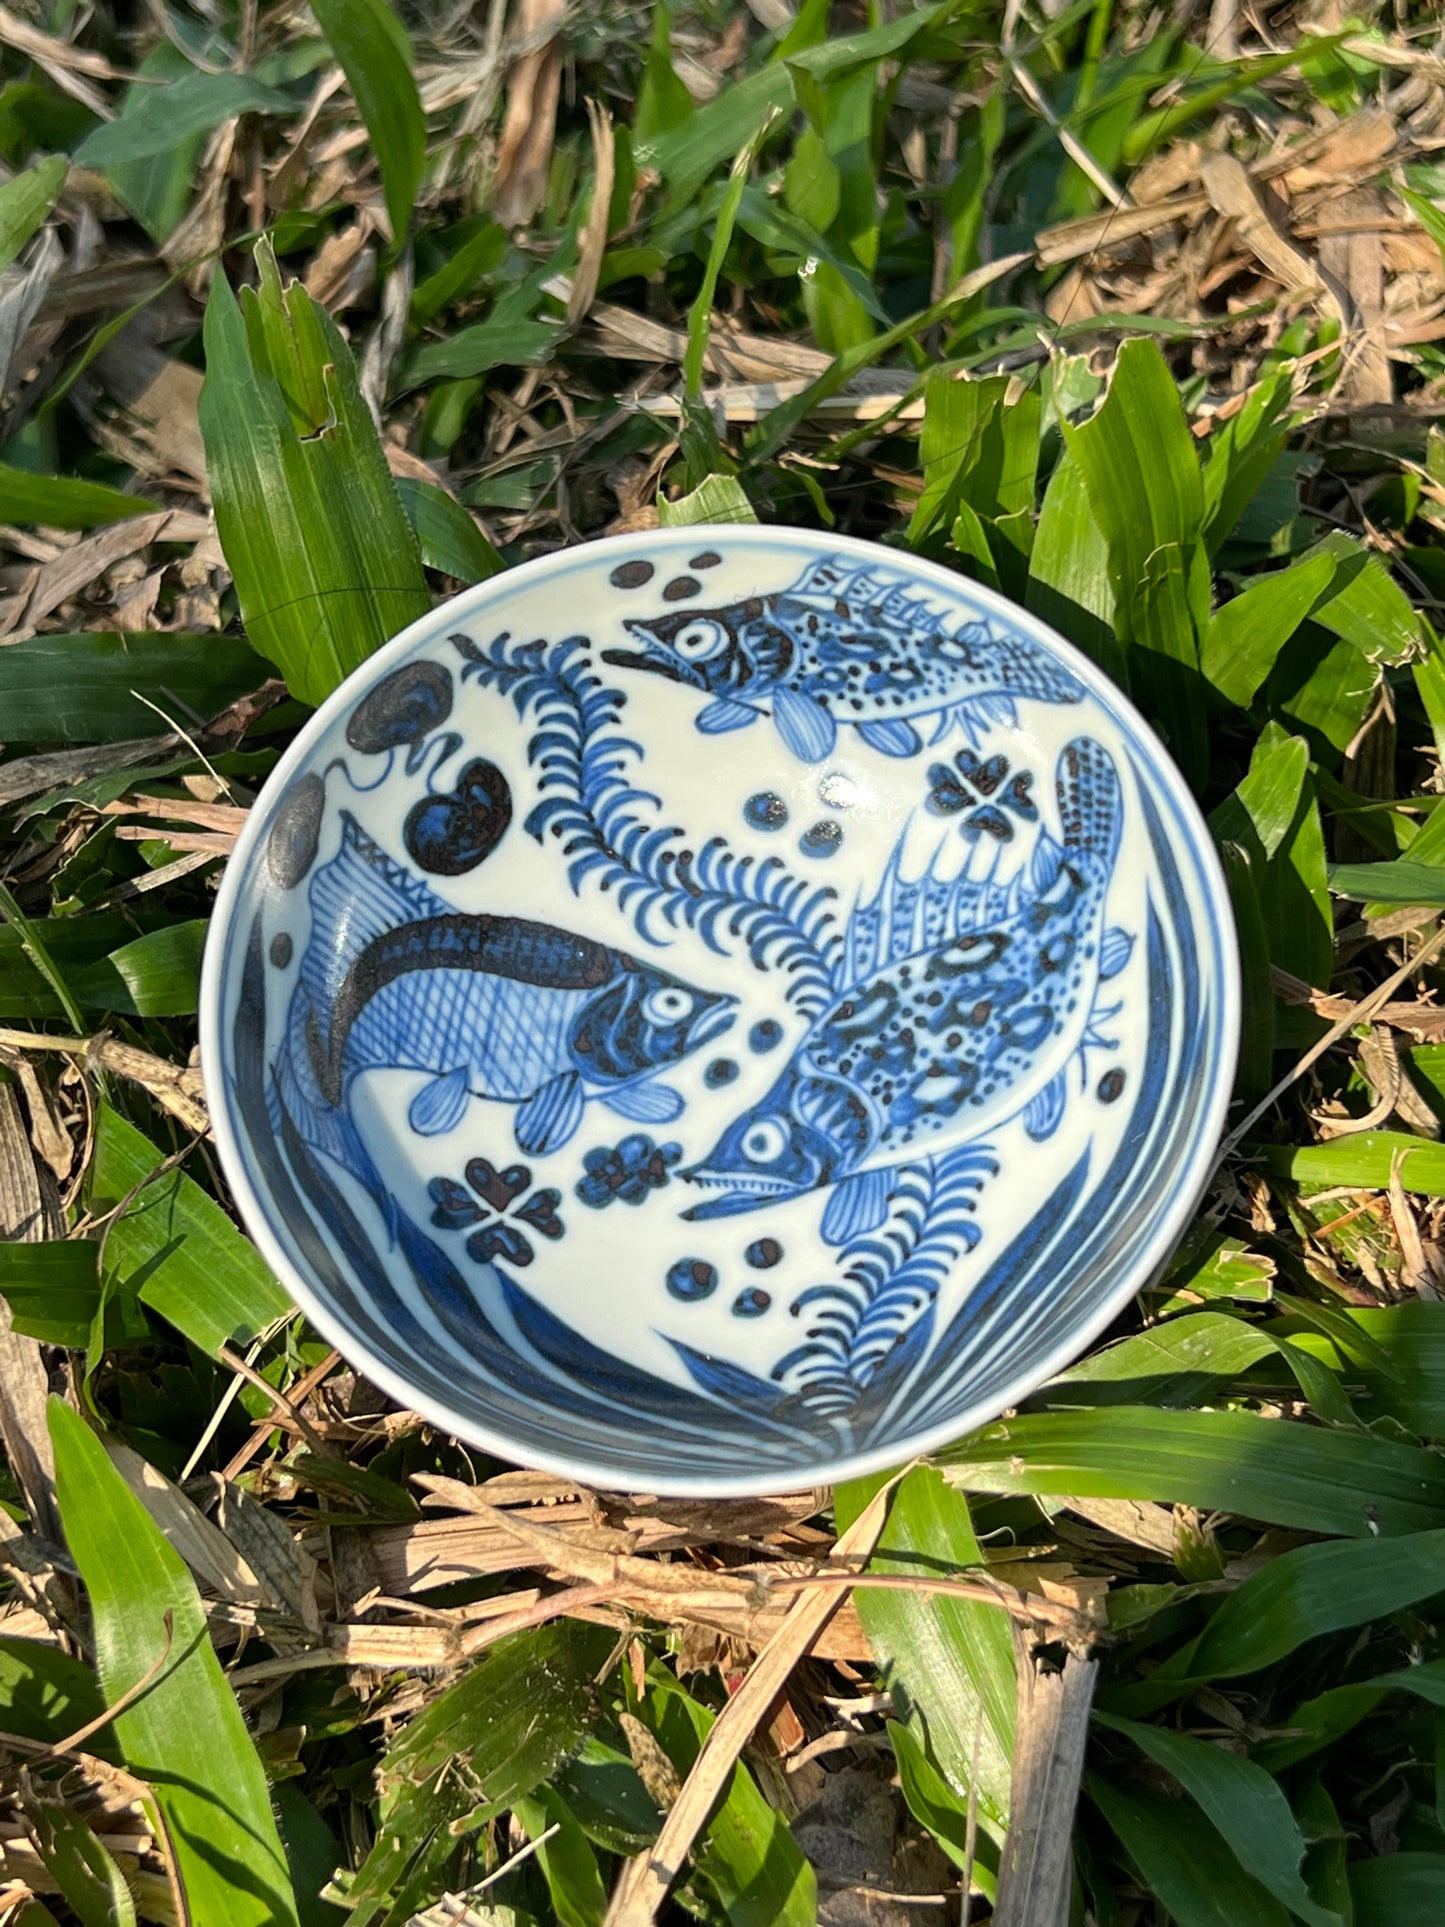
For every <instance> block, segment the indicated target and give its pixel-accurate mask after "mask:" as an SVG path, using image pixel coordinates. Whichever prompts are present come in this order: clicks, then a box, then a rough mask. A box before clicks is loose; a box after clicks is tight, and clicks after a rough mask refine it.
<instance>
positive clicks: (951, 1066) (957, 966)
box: [682, 737, 1133, 1244]
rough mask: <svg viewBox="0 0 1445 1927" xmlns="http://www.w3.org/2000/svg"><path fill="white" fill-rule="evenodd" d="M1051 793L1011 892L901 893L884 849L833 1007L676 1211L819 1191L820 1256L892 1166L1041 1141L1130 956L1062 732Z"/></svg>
mask: <svg viewBox="0 0 1445 1927" xmlns="http://www.w3.org/2000/svg"><path fill="white" fill-rule="evenodd" d="M1055 791H1056V795H1057V800H1058V810H1059V818H1060V825H1061V829H1062V838H1063V840H1062V842H1060V841H1059V840H1058V839H1056V838H1055V837H1054V836H1053V835H1052V834H1050V833H1049V832H1047V831H1045V832H1042V833H1041V834H1040V836H1039V840H1038V842H1037V843H1036V844H1035V848H1034V853H1033V858H1032V861H1031V864H1030V866H1029V887H1028V890H1027V891H1025V890H1024V889H1023V887H1022V882H1023V880H1022V878H1021V877H1016V878H1015V879H1014V880H1013V881H1012V882H1011V883H1010V884H1009V885H1008V886H1006V887H1003V888H1000V887H999V886H996V885H994V884H992V883H982V884H980V883H975V882H970V881H969V880H967V879H966V878H956V879H954V880H952V881H949V882H944V881H942V880H941V879H939V878H938V877H937V876H936V875H935V874H934V867H933V866H930V868H929V870H928V872H927V873H925V874H924V875H923V876H921V877H918V878H916V879H914V880H913V881H905V880H904V879H903V878H902V877H901V875H900V874H899V867H898V854H897V852H896V851H895V854H894V858H893V862H892V864H891V865H890V868H889V872H888V874H887V876H886V877H885V879H884V881H883V883H882V885H881V886H880V888H879V891H878V894H877V896H876V897H874V899H873V900H872V902H871V903H869V904H867V905H865V906H864V907H863V908H861V909H860V910H858V911H857V912H855V914H854V916H853V918H852V920H851V922H850V926H849V930H848V935H847V942H846V948H845V952H844V957H843V961H842V963H841V964H840V966H839V970H838V973H837V980H838V994H837V996H836V997H835V999H834V1001H833V1002H832V1004H831V1005H830V1006H829V1007H828V1008H827V1009H826V1010H825V1011H823V1012H822V1014H821V1015H820V1016H819V1017H818V1018H817V1019H816V1020H815V1021H814V1023H813V1025H812V1027H811V1028H810V1030H809V1031H808V1033H807V1035H806V1036H805V1037H804V1038H803V1039H802V1041H801V1042H800V1043H799V1045H798V1047H797V1049H796V1051H795V1052H794V1054H793V1056H792V1058H791V1060H790V1061H789V1063H788V1064H787V1066H786V1067H785V1068H784V1070H783V1071H782V1073H781V1074H780V1076H779V1077H778V1080H777V1082H776V1083H775V1084H774V1085H773V1088H772V1089H771V1090H770V1091H769V1092H768V1094H767V1096H766V1097H764V1098H763V1099H762V1101H761V1102H760V1103H759V1104H757V1105H755V1106H754V1107H753V1108H752V1109H751V1110H749V1111H748V1112H746V1113H745V1114H744V1115H743V1116H742V1117H739V1118H738V1119H736V1120H735V1121H734V1122H733V1123H732V1124H730V1125H729V1126H728V1128H727V1129H726V1130H725V1131H724V1132H723V1134H722V1136H721V1138H720V1139H719V1140H718V1143H717V1144H716V1145H715V1146H714V1148H713V1150H712V1151H711V1152H710V1153H709V1155H708V1156H707V1157H705V1158H704V1159H703V1160H702V1161H701V1163H700V1164H697V1165H695V1166H694V1167H693V1168H692V1169H691V1170H690V1171H686V1172H684V1173H683V1174H682V1175H683V1176H684V1177H686V1178H689V1179H691V1180H692V1182H694V1183H695V1184H698V1185H701V1186H703V1187H704V1188H706V1189H709V1190H713V1191H716V1192H718V1193H719V1195H718V1196H716V1197H710V1198H708V1199H706V1200H705V1201H704V1202H702V1203H701V1204H698V1205H694V1206H693V1207H692V1208H691V1209H690V1210H689V1211H687V1212H686V1213H685V1214H684V1215H685V1216H687V1217H689V1218H713V1217H722V1216H725V1215H728V1214H731V1213H733V1212H739V1211H751V1210H753V1209H755V1208H756V1207H758V1206H759V1205H762V1204H765V1203H769V1202H771V1201H773V1200H776V1199H778V1198H784V1197H796V1196H798V1195H799V1194H801V1193H802V1192H805V1191H809V1190H813V1189H816V1188H818V1187H820V1186H834V1187H837V1188H836V1189H835V1190H834V1191H833V1195H832V1197H831V1198H830V1199H829V1202H828V1208H827V1210H826V1212H825V1214H824V1218H823V1236H824V1237H825V1238H826V1239H827V1240H828V1241H829V1242H830V1243H834V1244H837V1243H841V1242H843V1241H844V1240H845V1239H848V1238H851V1237H853V1236H855V1235H857V1234H858V1233H861V1232H866V1231H869V1230H872V1229H874V1228H876V1226H877V1225H879V1224H881V1223H882V1222H883V1219H884V1218H885V1216H886V1215H887V1209H888V1198H889V1195H890V1191H891V1189H892V1186H893V1181H894V1167H896V1166H897V1165H898V1164H899V1163H901V1162H904V1161H906V1160H907V1158H909V1157H917V1156H919V1155H921V1154H923V1155H926V1154H928V1153H931V1152H933V1151H937V1150H943V1149H945V1148H947V1147H948V1146H950V1145H953V1144H957V1143H963V1142H968V1141H972V1140H975V1139H977V1138H979V1137H981V1136H982V1135H983V1134H984V1133H986V1132H988V1131H991V1130H994V1129H996V1128H997V1127H998V1126H1000V1125H1001V1124H1004V1123H1006V1122H1007V1121H1008V1120H1009V1119H1011V1118H1013V1117H1016V1116H1018V1115H1019V1114H1020V1113H1022V1114H1023V1118H1024V1123H1025V1127H1026V1128H1027V1130H1028V1131H1029V1133H1030V1135H1032V1136H1033V1137H1035V1138H1044V1137H1048V1136H1049V1135H1051V1134H1052V1132H1053V1131H1054V1130H1055V1129H1056V1128H1057V1126H1058V1123H1059V1120H1060V1118H1061V1116H1062V1114H1063V1109H1064V1103H1065V1098H1066V1077H1065V1073H1066V1071H1067V1069H1068V1066H1069V1064H1070V1061H1071V1060H1072V1059H1073V1058H1074V1057H1075V1055H1076V1054H1077V1053H1079V1052H1080V1051H1081V1050H1082V1049H1083V1048H1084V1047H1085V1046H1086V1045H1087V1046H1090V1047H1093V1046H1095V1045H1098V1046H1100V1047H1104V1048H1111V1047H1112V1046H1111V1045H1110V1044H1109V1043H1108V1040H1106V1039H1104V1038H1103V1037H1102V1036H1101V1034H1100V1032H1099V1029H1098V1026H1099V1024H1100V1022H1102V1021H1104V1020H1106V1019H1107V1018H1108V1017H1110V1016H1112V1015H1114V1014H1115V1011H1116V1010H1117V1006H1116V1007H1115V1009H1114V1010H1101V1009H1099V1008H1098V1005H1097V1003H1096V997H1097V991H1098V986H1099V984H1100V983H1101V982H1102V981H1104V980H1106V979H1108V978H1110V977H1113V976H1117V975H1118V973H1119V972H1120V971H1121V970H1122V969H1123V968H1124V966H1125V964H1126V963H1127V962H1128V960H1129V955H1130V951H1131V948H1132V944H1133V939H1132V937H1130V936H1129V935H1127V934H1126V933H1125V932H1124V931H1122V930H1118V929H1112V930H1110V929H1106V926H1105V900H1106V898H1107V895H1108V889H1109V881H1110V877H1111V875H1112V873H1113V869H1114V861H1115V858H1116V856H1117V854H1118V848H1119V838H1120V832H1121V828H1122V820H1123V816H1122V797H1121V792H1120V785H1119V777H1118V772H1117V771H1116V769H1115V767H1114V764H1113V761H1112V759H1111V757H1110V756H1109V754H1108V752H1107V751H1106V750H1105V749H1104V748H1103V747H1102V746H1101V745H1100V744H1099V743H1097V742H1095V741H1093V740H1092V739H1091V738H1089V737H1077V738H1075V740H1074V741H1073V742H1071V743H1069V744H1068V745H1067V747H1066V748H1065V749H1064V751H1063V753H1062V754H1061V756H1060V758H1059V763H1058V768H1057V772H1056V777H1055ZM900 847H901V846H900ZM936 862H937V857H935V859H934V864H935V865H936Z"/></svg>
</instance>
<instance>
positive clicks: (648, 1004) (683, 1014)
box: [642, 988, 693, 1024]
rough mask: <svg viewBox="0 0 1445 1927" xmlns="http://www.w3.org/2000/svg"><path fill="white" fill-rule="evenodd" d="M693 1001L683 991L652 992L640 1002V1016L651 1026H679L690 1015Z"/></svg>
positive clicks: (670, 989)
mask: <svg viewBox="0 0 1445 1927" xmlns="http://www.w3.org/2000/svg"><path fill="white" fill-rule="evenodd" d="M692 1006H693V999H692V997H691V996H690V995H689V994H688V992H687V991H685V990H678V989H676V988H669V989H666V990H652V991H649V992H648V994H647V996H646V997H645V998H644V999H643V1001H642V1014H643V1016H644V1017H645V1018H646V1019H647V1020H648V1022H649V1023H651V1024H680V1023H682V1022H684V1021H685V1020H686V1019H687V1018H689V1017H691V1015H692Z"/></svg>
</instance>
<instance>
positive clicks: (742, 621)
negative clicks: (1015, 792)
mask: <svg viewBox="0 0 1445 1927" xmlns="http://www.w3.org/2000/svg"><path fill="white" fill-rule="evenodd" d="M624 626H625V627H626V629H627V630H628V631H629V633H630V634H631V635H633V636H634V637H636V639H637V641H638V642H639V644H640V645H641V647H640V649H637V650H626V649H604V650H603V652H602V658H603V661H604V662H609V663H612V664H613V665H615V666H616V667H618V668H627V669H641V670H647V671H650V672H651V673H653V674H655V675H660V676H667V677H669V678H670V679H671V680H672V681H674V682H678V683H683V684H685V685H686V686H687V687H689V688H692V689H697V690H701V691H703V692H704V693H706V694H707V695H709V696H710V697H711V698H712V701H711V702H710V703H708V704H707V706H706V707H705V708H704V709H703V710H702V711H701V712H700V714H699V716H698V718H697V727H698V728H699V729H700V730H702V731H703V732H704V734H706V735H718V734H720V733H722V732H723V731H726V730H732V729H746V728H747V727H748V726H749V725H750V724H752V723H755V722H756V721H757V720H758V717H759V716H761V715H765V714H768V713H771V715H772V719H773V722H774V724H775V725H776V727H777V730H778V733H779V735H780V736H781V737H782V739H783V741H784V743H786V745H787V747H788V749H789V750H790V751H791V753H792V754H793V755H794V756H796V757H798V758H799V760H800V761H802V762H805V763H817V762H821V761H822V759H823V758H824V757H826V756H830V755H832V753H833V749H834V746H835V744H836V742H837V738H838V730H839V728H840V727H842V726H851V727H854V728H856V729H857V731H858V733H859V735H860V736H861V737H862V738H863V740H864V742H866V743H868V744H869V745H870V746H871V747H872V748H873V749H876V750H879V751H881V752H882V753H883V754H884V755H885V756H913V755H916V754H917V752H918V751H919V750H920V749H921V748H922V747H923V741H924V738H923V735H922V734H921V731H920V725H923V724H925V723H927V724H929V725H930V726H931V733H930V735H929V740H930V741H932V742H937V741H938V739H939V738H940V737H941V736H942V735H943V734H944V732H945V731H946V730H947V729H948V727H949V726H950V724H951V723H952V722H953V721H955V720H958V721H961V722H962V723H963V724H964V725H965V726H966V727H967V728H969V729H970V730H971V731H973V730H976V729H978V728H980V727H982V726H983V725H985V724H987V723H990V722H998V721H1007V722H1012V721H1014V720H1015V712H1014V702H1015V699H1016V698H1018V697H1028V698H1032V699H1034V700H1036V701H1039V702H1049V703H1076V702H1078V701H1079V700H1080V699H1081V698H1082V696H1083V689H1082V686H1081V685H1080V684H1079V683H1078V682H1077V681H1076V680H1075V678H1074V677H1073V676H1071V675H1070V674H1069V672H1068V671H1067V670H1066V669H1065V668H1064V667H1063V666H1062V665H1061V664H1060V663H1058V662H1057V661H1055V659H1054V658H1053V657H1052V656H1051V655H1049V654H1048V653H1046V652H1045V651H1044V650H1043V649H1041V648H1039V647H1038V645H1037V644H1036V643H1033V642H1030V641H1029V640H1028V639H1027V638H1026V637H1023V636H1010V635H1000V634H996V633H995V632H994V630H993V629H992V628H991V627H990V626H989V624H988V623H986V622H969V623H966V624H964V625H963V626H962V627H961V628H950V627H949V626H948V623H947V620H946V618H944V617H942V616H940V615H939V614H938V612H937V610H936V609H934V608H932V607H931V606H930V604H929V602H928V599H927V598H926V597H925V596H922V595H919V594H918V593H917V592H916V590H915V589H914V588H913V587H912V586H911V585H910V584H909V583H908V582H907V581H906V580H905V579H904V578H902V577H901V576H900V577H892V576H890V575H889V573H888V572H887V571H886V570H885V569H880V568H878V567H876V566H874V565H872V564H865V565H864V566H862V567H851V568H850V567H848V566H847V565H845V564H844V563H843V562H842V561H828V560H826V559H825V560H823V561H819V562H815V563H813V564H811V565H810V566H809V568H808V569H807V570H806V571H805V572H804V574H803V575H802V576H801V577H800V578H799V580H798V581H797V582H796V583H794V585H793V586H792V587H791V588H790V589H785V590H783V591H782V592H780V593H779V594H776V595H764V596H751V597H749V598H748V599H747V600H746V601H744V602H737V603H733V604H730V605H729V606H728V607H726V608H721V609H688V610H680V611H676V612H673V613H670V614H667V615H662V616H654V617H651V618H647V619H643V618H640V617H630V618H627V619H626V620H625V622H624Z"/></svg>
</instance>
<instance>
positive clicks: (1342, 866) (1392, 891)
mask: <svg viewBox="0 0 1445 1927" xmlns="http://www.w3.org/2000/svg"><path fill="white" fill-rule="evenodd" d="M1329 879H1330V889H1331V890H1332V891H1333V892H1334V894H1335V895H1336V896H1337V897H1348V898H1350V899H1351V900H1352V901H1353V902H1355V903H1417V904H1432V903H1445V865H1441V864H1437V863H1421V862H1420V861H1419V860H1418V859H1417V858H1414V857H1408V856H1406V857H1401V858H1400V859H1399V860H1398V862H1395V863H1333V864H1331V865H1330V870H1329Z"/></svg>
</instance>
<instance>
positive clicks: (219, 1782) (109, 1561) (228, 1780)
mask: <svg viewBox="0 0 1445 1927" xmlns="http://www.w3.org/2000/svg"><path fill="white" fill-rule="evenodd" d="M50 1436H51V1439H52V1441H53V1443H54V1448H55V1478H56V1491H57V1495H58V1498H59V1504H60V1513H61V1518H62V1519H63V1521H64V1524H65V1534H66V1538H67V1539H68V1540H69V1542H70V1550H71V1553H72V1554H73V1556H74V1558H75V1563H76V1565H77V1566H78V1567H79V1569H80V1575H81V1577H82V1579H83V1580H84V1581H85V1585H86V1589H87V1591H88V1593H89V1595H90V1603H91V1612H92V1615H93V1619H94V1628H95V1652H96V1666H97V1670H98V1671H99V1674H100V1679H101V1684H102V1687H103V1688H104V1691H105V1694H106V1698H107V1701H108V1702H109V1703H110V1704H112V1705H114V1704H115V1702H116V1701H117V1700H118V1699H120V1697H121V1696H122V1695H123V1694H126V1693H132V1692H135V1691H136V1689H137V1688H138V1687H140V1686H141V1684H142V1682H143V1681H146V1680H147V1679H149V1678H150V1676H151V1675H152V1674H153V1673H155V1671H156V1668H157V1666H158V1665H159V1668H160V1670H159V1673H158V1675H157V1676H156V1677H155V1679H154V1681H153V1683H152V1684H150V1685H148V1686H147V1687H146V1688H145V1690H144V1691H142V1692H140V1693H139V1696H138V1697H137V1698H136V1699H135V1700H134V1701H133V1702H132V1703H131V1704H130V1705H129V1706H127V1707H126V1708H125V1710H124V1711H122V1712H120V1713H117V1715H116V1717H115V1720H114V1722H113V1724H114V1729H115V1735H116V1739H117V1740H118V1742H119V1744H120V1747H121V1750H122V1753H123V1754H124V1757H125V1761H126V1764H127V1765H128V1766H129V1767H130V1768H131V1770H132V1771H133V1772H135V1773H137V1774H139V1775H140V1776H141V1777H142V1778H143V1779H145V1780H147V1781H149V1783H150V1784H151V1786H152V1787H153V1788H154V1790H155V1796H156V1802H157V1805H158V1806H159V1807H160V1810H161V1812H162V1814H163V1815H164V1817H165V1820H166V1824H167V1829H168V1831H169V1833H170V1836H171V1843H172V1847H173V1850H174V1853H175V1857H176V1867H177V1871H178V1873H179V1875H180V1877H181V1880H182V1882H183V1884H184V1887H185V1891H186V1894H187V1897H188V1899H189V1902H190V1908H191V1915H192V1919H193V1921H194V1923H195V1927H294V1923H295V1920H296V1901H295V1896H294V1894H293V1893H292V1891H291V1882H290V1878H289V1876H288V1874H287V1871H286V1858H285V1855H284V1853H283V1852H282V1849H281V1841H280V1837H279V1835H278V1834H277V1831H276V1822H275V1819H274V1817H273V1815H272V1812H271V1800H270V1794H269V1792H268V1790H267V1786H266V1776H265V1774H264V1773H263V1772H262V1770H261V1762H260V1760H259V1759H258V1758H257V1755H256V1749H255V1747H254V1746H253V1745H252V1743H251V1736H250V1734H249V1733H248V1732H247V1731H246V1723H245V1721H244V1720H243V1719H242V1717H241V1709H240V1707H239V1706H238V1705H237V1704H236V1698H235V1695H234V1694H233V1693H232V1691H231V1689H230V1686H229V1685H228V1684H227V1682H226V1677H225V1675H224V1674H223V1673H222V1671H221V1668H220V1663H219V1661H218V1660H217V1658H216V1655H215V1652H214V1651H213V1649H212V1647H211V1642H210V1636H209V1633H208V1632H207V1628H206V1618H205V1614H204V1613H203V1611H202V1610H201V1601H200V1596H199V1594H198V1593H197V1591H196V1587H195V1582H194V1581H193V1580H192V1578H191V1576H190V1574H189V1573H188V1572H187V1571H186V1568H185V1567H184V1565H183V1564H182V1563H181V1561H180V1559H179V1557H178V1556H177V1555H176V1554H175V1553H174V1552H173V1551H172V1550H171V1548H170V1546H169V1545H167V1543H166V1541H165V1540H164V1539H163V1538H162V1537H161V1534H160V1533H159V1531H158V1530H157V1529H156V1527H155V1526H154V1525H153V1524H152V1523H151V1519H150V1516H149V1514H148V1513H147V1512H146V1510H145V1508H144V1507H143V1506H142V1505H141V1503H140V1501H139V1500H138V1499H136V1498H135V1497H133V1496H132V1494H131V1492H130V1491H129V1490H128V1488H127V1487H126V1485H125V1482H124V1480H122V1478H121V1477H120V1474H119V1473H118V1472H117V1471H116V1470H115V1469H114V1467H113V1466H112V1465H111V1463H110V1460H109V1459H108V1458H107V1457H106V1454H105V1448H104V1447H103V1446H102V1445H101V1443H100V1441H99V1439H97V1438H96V1437H95V1435H94V1433H93V1432H91V1430H90V1429H89V1427H88V1426H87V1425H86V1424H85V1421H84V1420H83V1419H82V1418H81V1417H80V1416H79V1415H78V1413H76V1412H73V1411H72V1410H71V1409H70V1407H69V1406H67V1405H65V1404H64V1403H62V1401H61V1400H59V1399H52V1400H51V1402H50ZM167 1614H168V1615H169V1616H170V1633H169V1635H167V1631H166V1626H165V1617H166V1615H167Z"/></svg>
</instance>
